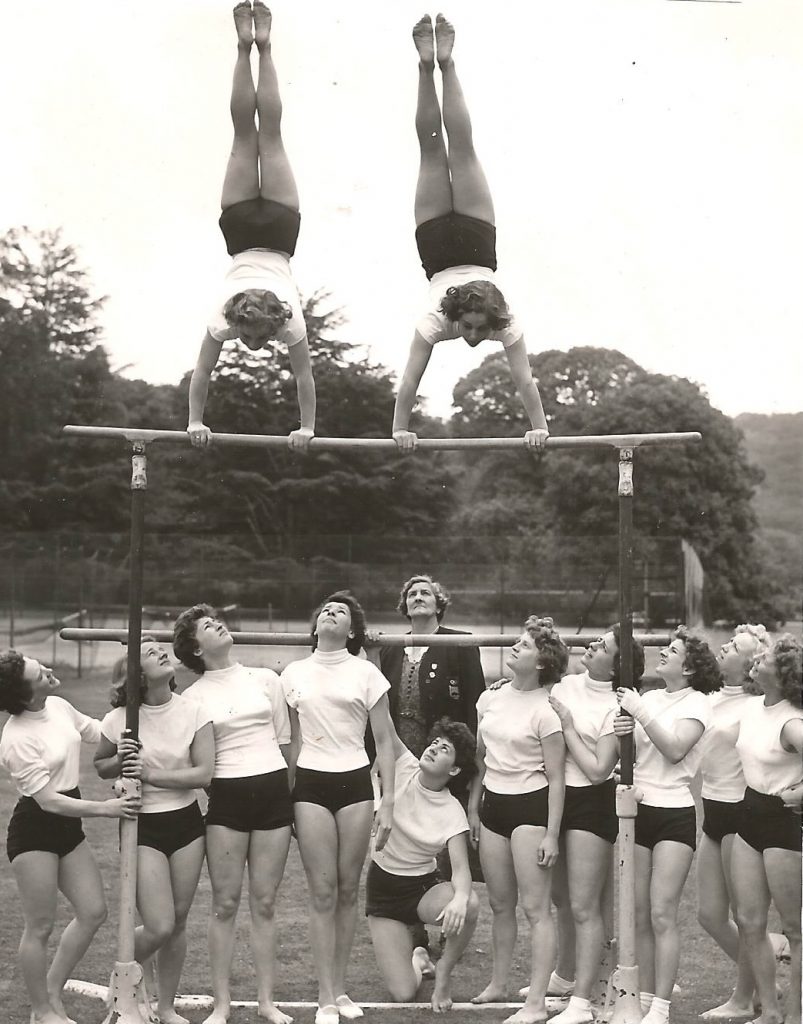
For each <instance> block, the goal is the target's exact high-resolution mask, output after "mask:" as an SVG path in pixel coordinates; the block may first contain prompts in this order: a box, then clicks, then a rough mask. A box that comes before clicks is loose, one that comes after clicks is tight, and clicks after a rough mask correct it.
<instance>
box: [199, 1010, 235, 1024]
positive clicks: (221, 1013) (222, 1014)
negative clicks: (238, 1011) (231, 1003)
mask: <svg viewBox="0 0 803 1024" xmlns="http://www.w3.org/2000/svg"><path fill="white" fill-rule="evenodd" d="M230 1013H231V1008H230V1007H228V1006H216V1007H215V1008H214V1010H212V1012H211V1013H210V1014H209V1016H208V1017H205V1018H204V1024H227V1022H228V1019H229V1014H230Z"/></svg>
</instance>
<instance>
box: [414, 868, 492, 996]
mask: <svg viewBox="0 0 803 1024" xmlns="http://www.w3.org/2000/svg"><path fill="white" fill-rule="evenodd" d="M453 896H454V889H453V887H452V883H451V882H441V884H440V885H435V886H433V887H432V888H431V889H430V890H429V892H428V893H427V894H426V895H425V896H423V897H422V898H421V900H420V901H419V904H418V916H419V918H420V919H421V920H422V921H426V922H427V923H428V924H435V923H437V921H438V915H439V914H440V913H441V911H442V910H443V908H444V907H445V906H446V905H447V904H448V903H449V901H450V900H451V899H452V897H453ZM479 912H480V902H479V900H478V899H477V896H476V893H474V892H473V891H472V893H471V895H470V896H469V901H468V909H467V911H466V920H465V923H464V925H463V927H462V929H461V930H460V931H459V932H458V933H457V934H456V935H449V936H447V938H446V944H445V946H444V947H443V953H442V954H441V958H440V960H439V961H438V966H437V969H436V972H435V988H434V990H433V992H432V999H431V1006H432V1009H433V1010H434V1011H435V1013H445V1012H446V1011H447V1010H451V1008H452V971H453V970H454V968H455V965H456V964H457V962H458V960H459V959H460V957H461V956H462V955H463V953H464V951H465V948H466V946H467V945H468V943H469V940H470V939H471V936H472V935H473V934H474V929H475V928H476V926H477V917H478V916H479Z"/></svg>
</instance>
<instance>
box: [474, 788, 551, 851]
mask: <svg viewBox="0 0 803 1024" xmlns="http://www.w3.org/2000/svg"><path fill="white" fill-rule="evenodd" d="M548 819H549V786H544V787H543V788H542V789H536V790H534V791H532V792H530V793H492V792H491V791H490V790H488V789H483V791H482V806H481V807H480V821H481V822H482V824H483V825H484V826H485V827H486V828H487V829H488V831H489V832H496V834H497V835H499V836H504V837H505V839H510V837H511V836H512V835H513V832H514V830H515V829H517V828H518V827H519V825H538V826H541V827H542V828H546V826H547V821H548Z"/></svg>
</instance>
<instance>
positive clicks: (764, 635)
mask: <svg viewBox="0 0 803 1024" xmlns="http://www.w3.org/2000/svg"><path fill="white" fill-rule="evenodd" d="M733 636H734V638H735V637H737V636H749V637H750V638H751V640H752V641H753V649H752V651H751V652H750V653H749V654H748V655H747V657H746V659H745V668H744V680H743V682H744V683H746V682H749V681H750V679H751V677H750V669H751V668H752V667H753V659H754V658H755V656H756V655H757V654H760V653H761V652H762V651H768V650H769V649H770V647H771V646H772V638H771V637H770V635H769V633H768V632H767V627H766V626H762V625H761V623H760V622H743V623H742V624H741V625H740V626H737V627H736V629H734V631H733ZM755 692H756V693H758V692H759V691H758V690H756V691H755Z"/></svg>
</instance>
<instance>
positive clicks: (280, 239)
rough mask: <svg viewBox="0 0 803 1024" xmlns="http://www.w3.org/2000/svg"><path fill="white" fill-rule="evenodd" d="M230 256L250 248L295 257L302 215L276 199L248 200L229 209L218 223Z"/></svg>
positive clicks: (259, 198) (258, 197) (227, 208)
mask: <svg viewBox="0 0 803 1024" xmlns="http://www.w3.org/2000/svg"><path fill="white" fill-rule="evenodd" d="M218 224H219V225H220V230H221V231H222V232H223V237H224V238H225V239H226V249H227V250H228V253H229V256H236V255H237V253H238V252H245V250H246V249H276V250H277V251H278V252H284V253H287V255H288V256H292V255H293V253H294V252H295V251H296V242H297V241H298V229H299V227H300V226H301V214H300V213H299V212H298V210H293V209H291V208H290V207H289V206H285V205H284V203H277V202H274V201H273V199H263V198H262V196H257V197H256V198H255V199H244V200H243V201H242V202H241V203H234V205H233V206H227V207H226V209H225V210H224V211H223V213H221V215H220V220H219V221H218Z"/></svg>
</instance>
